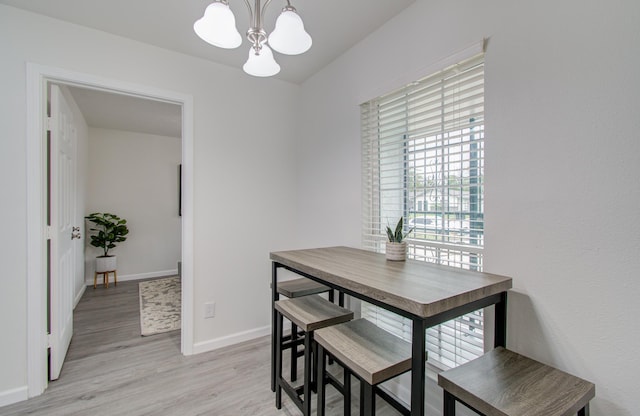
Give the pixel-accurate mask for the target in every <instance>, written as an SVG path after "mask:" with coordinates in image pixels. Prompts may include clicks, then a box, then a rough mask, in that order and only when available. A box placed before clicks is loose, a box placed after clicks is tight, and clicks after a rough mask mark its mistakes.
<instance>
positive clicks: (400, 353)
mask: <svg viewBox="0 0 640 416" xmlns="http://www.w3.org/2000/svg"><path fill="white" fill-rule="evenodd" d="M314 338H315V340H316V342H317V343H318V364H317V371H318V377H317V379H318V380H323V379H324V377H325V369H324V367H325V362H324V361H325V357H324V355H325V352H329V353H330V354H331V355H332V356H333V357H334V358H335V359H336V360H337V361H338V362H340V363H341V364H342V365H343V367H344V369H345V372H349V373H352V374H354V375H356V376H357V377H358V378H359V379H360V382H361V383H360V386H361V394H360V412H361V414H365V415H373V414H375V392H378V393H381V392H380V391H379V390H377V389H375V386H376V385H378V384H380V383H382V382H384V381H387V380H389V379H391V378H393V377H396V376H398V375H400V374H402V373H405V372H407V371H409V370H411V344H410V343H409V342H407V341H405V340H403V339H401V338H398V337H396V336H395V335H392V334H390V333H389V332H387V331H385V330H384V329H382V328H379V327H378V326H376V325H374V324H373V323H371V322H369V321H367V320H366V319H356V320H354V321H351V322H347V323H344V324H340V325H335V326H331V327H327V328H322V329H319V330H317V331H316V332H315V334H314ZM324 390H325V388H324V383H318V415H324V396H325V394H324ZM382 397H383V398H384V399H385V400H387V401H389V402H390V403H391V404H392V405H393V406H394V407H395V408H396V409H398V410H400V411H401V413H403V414H408V413H409V410H408V409H406V408H403V407H400V406H401V405H400V404H399V403H398V402H397V401H390V400H392V398H391V397H389V396H387V395H382ZM345 400H348V397H345Z"/></svg>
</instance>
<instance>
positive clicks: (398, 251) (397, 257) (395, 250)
mask: <svg viewBox="0 0 640 416" xmlns="http://www.w3.org/2000/svg"><path fill="white" fill-rule="evenodd" d="M385 251H386V256H387V260H391V261H405V260H406V259H407V243H406V242H405V241H403V242H402V243H390V242H388V241H387V246H386V250H385Z"/></svg>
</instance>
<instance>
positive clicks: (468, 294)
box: [270, 247, 512, 416]
mask: <svg viewBox="0 0 640 416" xmlns="http://www.w3.org/2000/svg"><path fill="white" fill-rule="evenodd" d="M270 258H271V260H272V282H271V288H272V311H275V309H274V308H273V303H274V302H275V301H276V300H278V293H277V291H276V288H277V282H278V270H279V269H281V268H282V269H286V270H289V271H291V272H294V273H296V274H299V275H302V276H305V277H307V278H309V279H312V280H314V281H317V282H320V283H322V284H325V285H327V286H329V287H331V288H333V289H336V290H338V291H340V292H342V293H346V294H348V295H350V296H353V297H355V298H358V299H361V300H364V301H366V302H369V303H371V304H374V305H377V306H380V307H382V308H384V309H387V310H390V311H392V312H395V313H397V314H399V315H401V316H404V317H407V318H409V319H410V320H411V321H412V329H413V331H412V340H411V345H412V347H411V348H412V357H411V415H420V416H422V415H424V412H425V374H426V373H425V371H426V370H425V361H426V358H427V353H426V350H425V346H426V345H425V343H426V341H425V331H426V329H427V328H430V327H432V326H435V325H438V324H441V323H443V322H446V321H449V320H451V319H453V318H456V317H459V316H461V315H464V314H466V313H469V312H472V311H475V310H478V309H481V308H484V307H487V306H490V305H494V306H495V313H494V317H495V329H494V340H493V345H494V346H495V347H497V346H503V347H505V346H506V320H507V316H506V308H507V291H508V290H509V289H510V288H511V287H512V279H511V278H510V277H506V276H500V275H496V274H491V273H484V272H476V271H470V270H464V269H460V268H454V267H448V266H440V265H436V264H433V263H427V262H423V261H416V260H407V261H388V260H386V258H385V255H384V254H380V253H375V252H372V251H367V250H362V249H357V248H351V247H324V248H312V249H302V250H289V251H278V252H272V253H271V255H270ZM272 313H273V317H272V319H273V321H272V324H273V328H275V320H276V315H275V312H272ZM274 355H275V337H274V335H273V331H272V357H271V360H272V366H273V363H274V362H275V356H274Z"/></svg>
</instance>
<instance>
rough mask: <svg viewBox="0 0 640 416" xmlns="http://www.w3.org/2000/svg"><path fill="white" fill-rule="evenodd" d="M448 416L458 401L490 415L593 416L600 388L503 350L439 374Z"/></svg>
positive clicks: (445, 413)
mask: <svg viewBox="0 0 640 416" xmlns="http://www.w3.org/2000/svg"><path fill="white" fill-rule="evenodd" d="M438 384H439V385H440V387H442V388H443V389H444V396H445V397H444V412H443V415H444V416H455V401H456V400H457V401H460V402H462V403H463V404H464V405H465V406H467V407H469V408H470V409H472V410H474V411H475V412H477V413H480V414H483V415H486V416H498V415H499V416H524V415H526V416H569V415H575V414H576V413H577V414H579V415H582V416H586V415H588V414H589V401H590V400H591V399H592V398H593V397H594V396H595V385H594V384H593V383H590V382H588V381H586V380H583V379H581V378H578V377H575V376H573V375H571V374H568V373H565V372H563V371H560V370H558V369H555V368H553V367H550V366H548V365H545V364H542V363H540V362H538V361H535V360H532V359H530V358H527V357H525V356H523V355H520V354H518V353H515V352H513V351H510V350H507V349H505V348H502V347H498V348H496V349H494V350H492V351H489V352H487V353H486V354H484V355H482V356H481V357H479V358H476V359H475V360H472V361H469V362H468V363H465V364H463V365H461V366H459V367H456V368H453V369H451V370H447V371H444V372H442V373H440V374H439V375H438Z"/></svg>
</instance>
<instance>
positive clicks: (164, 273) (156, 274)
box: [85, 269, 178, 286]
mask: <svg viewBox="0 0 640 416" xmlns="http://www.w3.org/2000/svg"><path fill="white" fill-rule="evenodd" d="M177 275H178V269H171V270H159V271H156V272H148V273H138V274H124V275H121V274H118V282H126V281H130V280H142V279H151V278H154V277H164V276H177ZM110 278H111V279H113V276H110ZM101 282H102V279H101V277H98V283H101ZM85 283H86V284H87V286H93V277H88V278H87V280H86V282H85Z"/></svg>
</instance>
